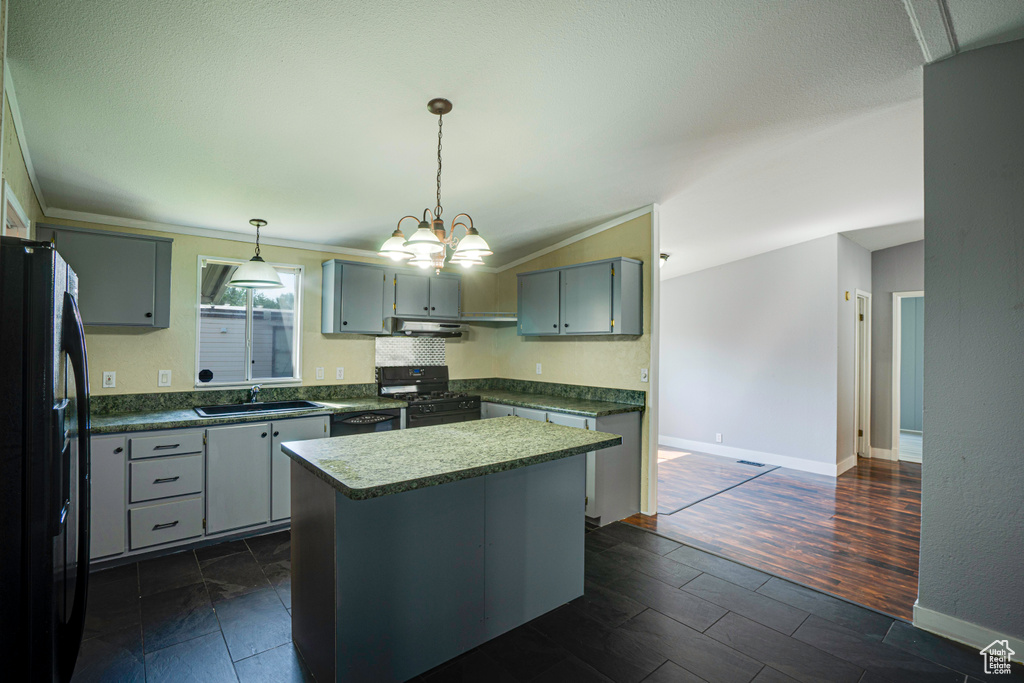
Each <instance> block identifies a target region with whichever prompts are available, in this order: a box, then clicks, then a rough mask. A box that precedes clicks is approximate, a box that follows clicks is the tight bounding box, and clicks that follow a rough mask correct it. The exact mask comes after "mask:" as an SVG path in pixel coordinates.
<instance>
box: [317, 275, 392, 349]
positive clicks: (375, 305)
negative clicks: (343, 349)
mask: <svg viewBox="0 0 1024 683" xmlns="http://www.w3.org/2000/svg"><path fill="white" fill-rule="evenodd" d="M386 281H387V273H386V272H385V271H384V268H382V267H381V266H374V265H369V264H365V263H351V262H349V261H339V260H333V261H324V263H323V296H322V299H321V310H320V331H321V332H323V333H324V334H336V333H341V332H348V333H354V334H380V333H381V332H383V330H384V313H383V309H384V289H385V285H386Z"/></svg>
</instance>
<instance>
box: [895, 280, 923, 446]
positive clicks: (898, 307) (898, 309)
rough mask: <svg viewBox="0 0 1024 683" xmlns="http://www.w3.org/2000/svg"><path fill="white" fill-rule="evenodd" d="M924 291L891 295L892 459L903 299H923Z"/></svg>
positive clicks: (897, 424)
mask: <svg viewBox="0 0 1024 683" xmlns="http://www.w3.org/2000/svg"><path fill="white" fill-rule="evenodd" d="M923 296H924V290H923V289H919V290H911V291H906V292H893V293H892V372H891V373H890V374H891V376H892V429H891V432H892V433H891V435H890V436H891V438H892V443H891V448H892V459H893V460H896V461H899V459H900V363H901V361H902V356H903V354H902V351H901V349H900V346H901V342H902V338H903V335H902V326H903V325H902V324H903V305H902V304H903V299H916V298H917V297H923Z"/></svg>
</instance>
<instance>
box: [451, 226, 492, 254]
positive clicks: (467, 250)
mask: <svg viewBox="0 0 1024 683" xmlns="http://www.w3.org/2000/svg"><path fill="white" fill-rule="evenodd" d="M455 253H456V254H464V255H465V256H468V257H470V258H472V257H476V258H481V257H484V256H490V255H491V254H493V253H494V252H493V251H491V248H490V247H489V246H487V242H486V241H484V238H483V237H481V236H480V233H478V232H477V231H476V228H467V229H466V236H465V237H463V238H462V239H461V240H459V246H458V247H457V248H456V249H455Z"/></svg>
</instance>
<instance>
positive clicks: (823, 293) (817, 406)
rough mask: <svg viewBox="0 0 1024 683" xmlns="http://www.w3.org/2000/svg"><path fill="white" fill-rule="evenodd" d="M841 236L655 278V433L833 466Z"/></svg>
mask: <svg viewBox="0 0 1024 683" xmlns="http://www.w3.org/2000/svg"><path fill="white" fill-rule="evenodd" d="M839 239H840V238H839V236H838V235H830V236H828V237H822V238H820V239H816V240H812V241H810V242H804V243H803V244H798V245H795V246H791V247H786V248H784V249H779V250H776V251H772V252H768V253H765V254H760V255H758V256H753V257H751V258H747V259H743V260H741V261H734V262H732V263H728V264H725V265H721V266H717V267H715V268H710V269H708V270H703V271H699V272H696V273H691V274H689V275H684V276H682V277H677V278H673V279H670V280H665V281H664V282H662V290H661V351H660V364H661V371H660V372H661V377H660V379H661V389H660V399H661V415H660V416H661V434H662V439H661V441H662V443H665V444H668V445H680V446H682V447H686V448H693V449H695V450H701V451H705V452H710V453H716V452H717V453H722V454H729V455H738V456H741V455H746V456H747V457H749V458H750V459H755V460H758V461H760V462H766V461H767V462H772V463H774V464H781V465H786V466H791V467H793V466H795V467H800V468H802V469H808V470H811V471H816V472H821V473H826V474H835V472H836V443H837V429H836V415H837V409H838V406H837V360H838V353H837V349H838V345H837V316H838V311H839V309H838V308H837V298H838V297H839V296H841V294H839V293H837V284H838V268H837V263H838V249H839V247H838V244H839ZM851 245H852V243H851ZM854 246H855V245H854ZM844 249H846V250H847V251H849V248H848V247H844ZM865 253H866V252H865ZM851 258H852V257H851ZM853 260H856V261H857V262H858V264H859V265H858V267H857V271H858V272H861V273H862V271H863V270H864V266H863V264H861V263H860V261H862V260H863V258H861V257H860V256H859V255H858V256H857V258H856V259H853ZM858 277H862V274H861V275H860V276H858ZM867 277H868V280H869V281H870V268H869V267H868V273H867ZM851 281H852V280H851ZM851 339H852V337H851ZM851 419H852V418H851ZM716 432H720V433H722V434H723V442H722V444H716V443H715V433H716Z"/></svg>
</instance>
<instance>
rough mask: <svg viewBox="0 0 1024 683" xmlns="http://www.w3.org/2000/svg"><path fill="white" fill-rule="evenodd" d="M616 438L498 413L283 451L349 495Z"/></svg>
mask: <svg viewBox="0 0 1024 683" xmlns="http://www.w3.org/2000/svg"><path fill="white" fill-rule="evenodd" d="M620 443H622V437H621V436H617V435H615V434H607V433H605V432H594V431H585V430H582V429H575V428H573V427H562V426H560V425H556V424H551V423H549V422H536V421H534V420H527V419H525V418H521V417H497V418H493V419H490V420H474V421H471V422H458V423H456V424H449V425H436V426H433V427H418V428H416V429H402V430H395V431H390V432H377V433H374V434H356V435H354V436H339V437H335V438H331V439H314V440H312V441H291V442H288V443H285V444H283V446H282V450H284V452H285V453H287V454H288V455H289V456H290V457H291V458H292V460H294V461H296V462H297V463H299V464H300V465H302V466H303V467H305V468H306V469H307V470H309V471H310V472H312V473H313V474H315V475H316V476H317V477H319V478H320V479H322V480H323V481H325V482H327V483H328V484H330V485H331V486H333V487H334V488H335V489H337V490H338V491H340V492H341V493H343V494H344V495H346V496H348V497H349V498H352V499H353V500H365V499H368V498H377V497H380V496H386V495H388V494H391V493H401V492H402V491H411V490H412V489H418V488H423V487H425V486H437V485H438V484H446V483H448V482H452V481H458V480H460V479H471V478H473V477H479V476H482V475H485V474H491V473H493V472H502V471H505V470H513V469H516V468H519V467H526V466H528V465H536V464H538V463H542V462H547V461H549V460H558V459H560V458H566V457H569V456H570V455H577V454H579V453H586V452H588V451H595V450H600V449H602V448H609V447H611V446H617V445H619V444H620Z"/></svg>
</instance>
